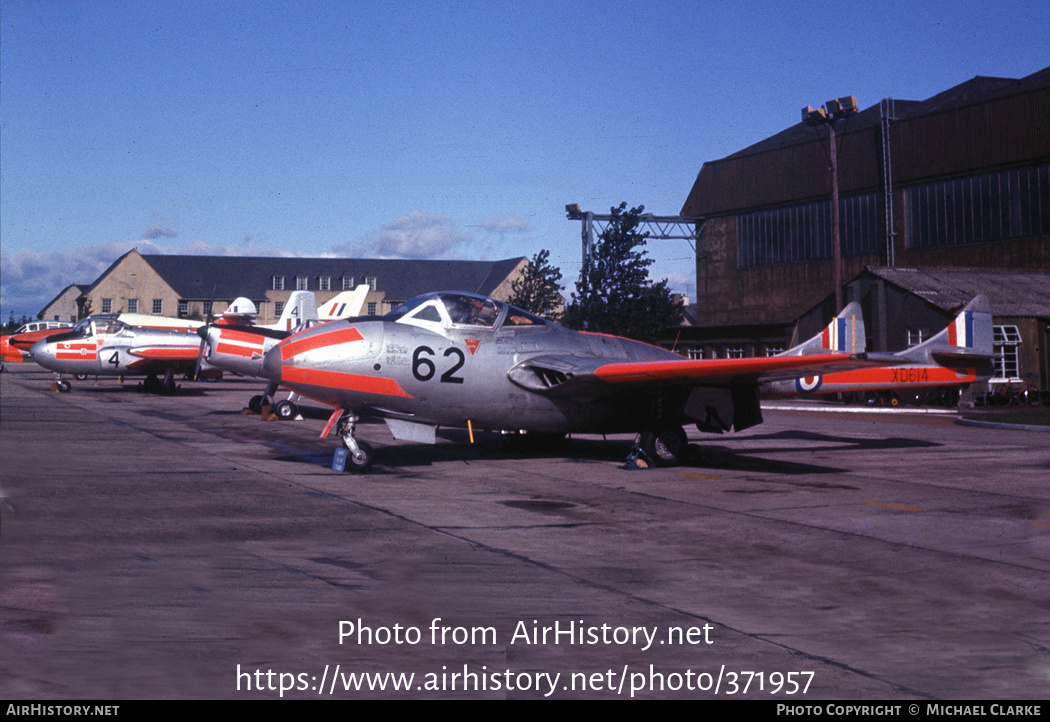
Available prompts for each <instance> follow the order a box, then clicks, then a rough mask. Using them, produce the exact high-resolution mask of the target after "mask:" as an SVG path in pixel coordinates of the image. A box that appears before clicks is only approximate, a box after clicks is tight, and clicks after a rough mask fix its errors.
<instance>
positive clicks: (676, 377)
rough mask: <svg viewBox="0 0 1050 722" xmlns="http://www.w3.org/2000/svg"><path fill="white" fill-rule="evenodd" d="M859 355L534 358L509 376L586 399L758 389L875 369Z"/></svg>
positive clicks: (878, 363)
mask: <svg viewBox="0 0 1050 722" xmlns="http://www.w3.org/2000/svg"><path fill="white" fill-rule="evenodd" d="M885 363H887V361H885V360H878V361H873V360H869V359H868V358H867V357H866V355H865V354H859V355H849V354H842V353H814V354H803V355H799V356H770V357H760V358H734V359H681V360H674V359H672V360H662V361H628V362H613V363H608V362H605V360H604V359H594V358H588V357H576V356H538V357H533V358H531V359H528V360H526V361H523V362H521V363H519V364H518V365H516V366H515V367H513V368H512V369H511V370H510V373H509V375H510V378H511V380H512V381H514V383H516V384H518V385H519V386H522V387H525V388H527V389H529V390H532V391H538V392H540V393H548V394H551V395H559V396H568V395H577V394H579V395H586V394H587V392H588V391H593V390H595V389H598V388H600V386H601V385H602V384H613V385H619V386H621V387H627V386H631V385H634V386H639V387H656V386H719V387H726V386H732V385H739V384H746V385H752V384H760V383H764V382H768V381H781V380H788V379H796V378H801V377H805V376H815V375H818V374H826V373H831V372H833V371H849V370H852V369H857V368H867V367H870V366H881V365H884V364H885Z"/></svg>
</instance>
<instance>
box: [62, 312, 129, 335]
mask: <svg viewBox="0 0 1050 722" xmlns="http://www.w3.org/2000/svg"><path fill="white" fill-rule="evenodd" d="M127 328H128V325H127V324H126V323H124V322H123V321H118V320H117V318H116V316H88V317H87V318H85V319H84V320H83V321H81V322H80V323H78V324H77V325H76V326H74V327H73V328H72V330H71V331H70V333H73V334H77V335H79V336H93V335H99V336H113V335H115V334H118V333H120V332H121V331H124V330H125V329H127Z"/></svg>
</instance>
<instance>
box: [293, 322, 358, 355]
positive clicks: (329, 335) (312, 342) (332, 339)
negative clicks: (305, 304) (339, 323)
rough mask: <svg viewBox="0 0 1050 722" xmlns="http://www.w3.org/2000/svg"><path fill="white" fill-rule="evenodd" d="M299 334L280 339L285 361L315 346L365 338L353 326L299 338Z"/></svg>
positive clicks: (311, 349)
mask: <svg viewBox="0 0 1050 722" xmlns="http://www.w3.org/2000/svg"><path fill="white" fill-rule="evenodd" d="M301 335H302V334H301V333H297V334H296V335H295V336H292V337H290V338H287V339H285V340H284V341H281V343H280V347H281V360H282V361H287V360H288V359H290V358H293V357H295V356H298V355H299V354H301V353H306V352H307V351H313V350H314V349H315V348H323V347H325V346H335V345H337V344H341V343H352V342H354V341H364V340H365V337H364V336H362V335H361V332H360V331H358V330H357V329H356V328H354V327H353V326H351V327H350V328H343V329H339V330H335V331H328V332H326V333H320V334H316V335H313V336H309V337H307V338H299V336H301Z"/></svg>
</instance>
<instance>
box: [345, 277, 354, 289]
mask: <svg viewBox="0 0 1050 722" xmlns="http://www.w3.org/2000/svg"><path fill="white" fill-rule="evenodd" d="M343 290H344V291H353V290H354V277H353V276H343Z"/></svg>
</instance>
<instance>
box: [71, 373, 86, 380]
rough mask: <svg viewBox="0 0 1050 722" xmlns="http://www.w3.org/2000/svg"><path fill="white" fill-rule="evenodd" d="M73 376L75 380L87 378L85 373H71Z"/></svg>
mask: <svg viewBox="0 0 1050 722" xmlns="http://www.w3.org/2000/svg"><path fill="white" fill-rule="evenodd" d="M73 378H75V379H76V380H77V381H83V380H85V379H86V378H87V374H73Z"/></svg>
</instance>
